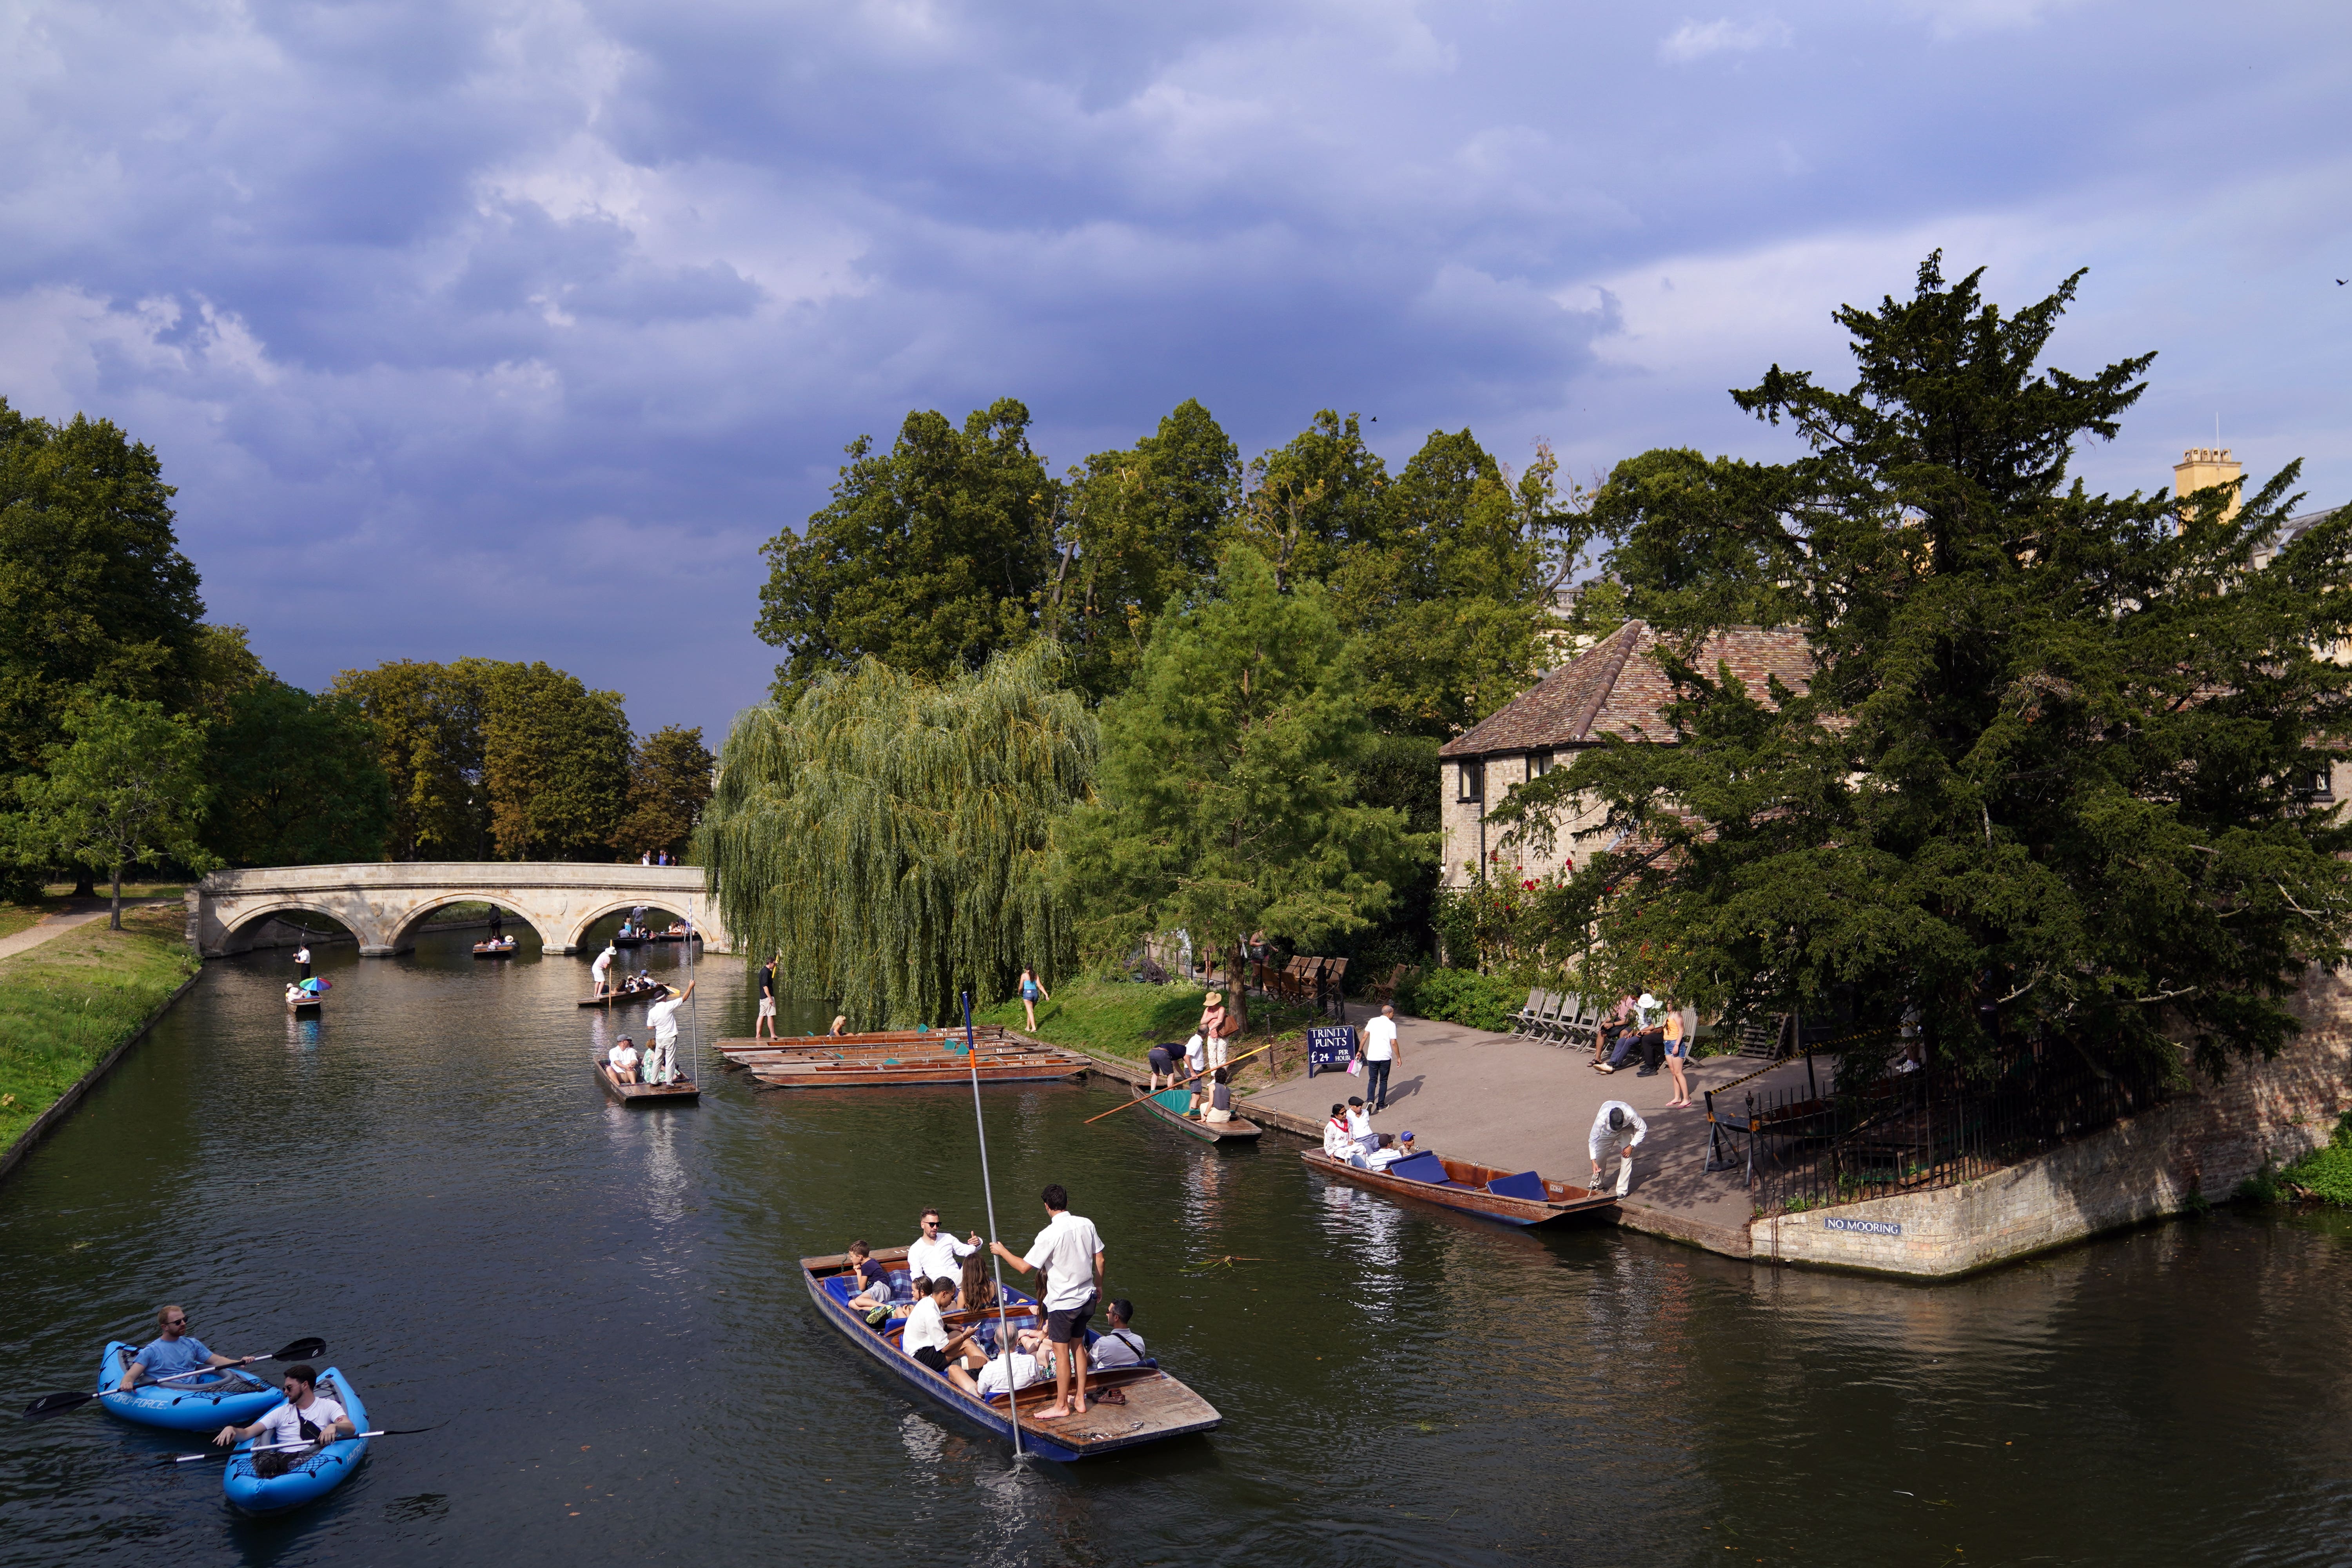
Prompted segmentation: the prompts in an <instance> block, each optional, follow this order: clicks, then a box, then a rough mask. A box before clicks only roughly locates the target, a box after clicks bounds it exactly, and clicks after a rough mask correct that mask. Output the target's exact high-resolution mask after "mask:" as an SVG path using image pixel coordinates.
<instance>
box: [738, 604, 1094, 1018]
mask: <svg viewBox="0 0 2352 1568" xmlns="http://www.w3.org/2000/svg"><path fill="white" fill-rule="evenodd" d="M1059 658H1060V656H1059V655H1058V654H1057V653H1056V652H1055V650H1054V648H1053V647H1052V645H1050V644H1038V645H1034V646H1033V647H1030V648H1028V649H1026V650H1024V651H1023V652H1021V653H1019V654H1016V655H1000V656H998V657H997V658H992V659H991V660H990V661H989V662H988V663H987V665H985V666H984V667H983V668H980V669H978V670H975V671H970V672H966V673H961V674H958V675H954V676H951V677H950V678H949V679H947V680H945V681H942V682H938V683H934V682H931V681H927V680H925V679H921V678H920V677H919V676H913V675H909V674H907V673H905V672H903V671H900V670H897V669H893V668H889V667H888V666H887V665H884V664H881V663H879V662H877V661H876V660H874V659H872V658H867V659H864V660H862V661H860V662H859V663H858V664H857V665H856V666H855V667H853V668H849V669H847V670H840V671H835V672H833V673H830V674H825V675H821V676H819V677H817V678H816V679H814V680H813V681H811V682H810V683H809V685H808V686H807V687H806V688H804V689H803V690H802V691H801V692H800V693H799V695H798V696H797V697H796V698H795V699H794V700H793V701H792V702H791V703H790V704H789V705H788V706H785V707H781V708H780V707H761V708H754V709H752V710H750V711H749V712H747V713H745V714H744V715H743V716H742V717H741V718H740V719H739V720H737V721H736V722H735V727H734V729H733V730H732V731H730V733H729V734H728V737H727V743H726V745H725V747H724V748H723V749H722V750H721V752H720V753H719V788H718V793H717V794H716V795H713V796H712V797H711V801H710V805H709V809H708V811H707V812H706V814H705V816H704V817H703V821H702V826H701V827H700V829H699V830H698V833H697V836H696V845H697V848H698V851H699V856H700V858H701V860H702V863H703V865H704V867H705V868H707V875H708V877H709V882H710V885H711V889H712V891H713V892H714V893H715V894H716V895H717V896H718V899H719V908H720V910H722V911H723V913H724V914H725V916H726V921H727V929H728V931H729V933H730V935H731V936H732V937H733V939H734V941H735V942H736V945H737V947H738V949H739V950H740V951H741V952H745V953H748V954H751V955H753V956H754V958H755V959H757V958H764V957H765V956H767V955H768V954H770V953H781V954H782V959H783V962H782V966H781V971H780V974H781V977H782V978H783V980H784V981H785V983H786V984H790V985H791V986H792V987H793V989H794V990H795V991H797V992H798V993H799V994H803V995H814V996H828V997H834V998H837V999H838V1001H839V1004H840V1005H841V1008H842V1010H843V1011H844V1012H845V1013H847V1014H848V1015H849V1016H851V1017H852V1018H854V1019H856V1020H857V1021H858V1022H859V1023H860V1024H877V1025H878V1024H899V1025H906V1024H916V1023H932V1024H942V1023H946V1022H948V1021H949V1020H950V1018H951V1017H953V1016H955V1014H956V1011H957V995H958V993H960V992H961V991H964V990H966V989H969V990H970V991H971V992H972V994H974V996H975V997H978V998H987V999H993V998H996V997H1000V996H1003V995H1005V994H1009V993H1010V992H1011V990H1012V989H1013V982H1014V981H1015V980H1016V979H1017V978H1018V976H1019V974H1020V971H1021V967H1022V965H1023V964H1024V963H1025V964H1030V965H1033V966H1034V967H1035V969H1036V970H1037V972H1038V973H1039V974H1040V976H1042V977H1044V978H1045V980H1046V981H1047V982H1048V984H1050V983H1051V982H1052V981H1053V979H1054V978H1055V977H1056V976H1058V975H1059V974H1061V973H1064V972H1065V971H1066V970H1067V969H1068V968H1069V966H1070V965H1071V963H1072V962H1073V961H1074V958H1075V954H1076V943H1075V941H1074V939H1073V935H1072V931H1071V926H1070V923H1069V921H1067V919H1066V917H1065V916H1064V914H1063V912H1062V910H1061V909H1060V907H1059V906H1058V905H1057V904H1056V902H1055V899H1054V896H1053V893H1052V890H1051V883H1052V867H1051V865H1050V861H1051V858H1052V849H1051V841H1052V829H1053V825H1054V823H1055V819H1056V818H1058V817H1060V816H1063V815H1064V814H1066V812H1068V810H1069V809H1070V808H1071V806H1072V805H1075V804H1076V802H1078V801H1079V800H1080V799H1082V798H1084V797H1085V795H1087V791H1088V790H1089V788H1090V787H1091V782H1092V779H1093V775H1094V768H1095V757H1096V751H1097V739H1096V730H1095V721H1094V719H1093V717H1092V716H1091V715H1090V714H1088V713H1087V710H1086V709H1085V706H1084V704H1083V703H1081V702H1080V701H1079V700H1078V699H1077V697H1076V696H1075V695H1074V694H1072V693H1071V692H1069V691H1066V690H1065V689H1062V688H1061V687H1060V685H1059V684H1058V682H1057V679H1056V678H1057V676H1058V674H1059V669H1058V661H1059Z"/></svg>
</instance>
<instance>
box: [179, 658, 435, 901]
mask: <svg viewBox="0 0 2352 1568" xmlns="http://www.w3.org/2000/svg"><path fill="white" fill-rule="evenodd" d="M205 779H206V785H207V789H208V791H209V793H210V795H211V805H210V809H209V810H208V811H207V812H206V813H205V822H204V842H205V847H206V848H207V849H209V850H210V851H211V852H212V853H213V854H214V855H215V856H216V857H218V858H220V859H221V860H223V861H224V862H226V864H228V865H231V866H318V865H328V864H341V863H344V862H350V861H359V860H378V859H382V858H383V852H384V837H385V835H386V833H387V832H389V831H390V828H391V824H392V786H391V784H390V782H389V781H388V780H387V779H386V778H385V776H384V772H383V765H382V763H380V762H379V761H378V758H377V741H376V733H375V729H374V726H373V725H372V724H370V723H369V721H368V718H367V715H366V713H365V712H364V711H363V710H362V708H361V706H360V704H359V703H358V702H357V701H356V700H353V699H352V698H349V697H333V696H329V697H313V696H311V695H310V693H309V692H307V691H304V690H302V689H300V688H299V687H295V686H289V685H288V684H287V683H286V682H284V681H282V680H279V679H276V678H275V677H270V678H268V679H266V680H264V681H262V682H259V683H257V684H253V685H248V686H246V687H243V688H242V689H237V690H236V691H234V692H232V693H231V694H229V695H228V696H227V697H226V699H225V700H224V701H223V706H222V712H221V714H220V716H219V717H218V718H216V719H215V720H214V721H212V723H211V725H210V729H209V732H208V734H207V735H206V737H205Z"/></svg>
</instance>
